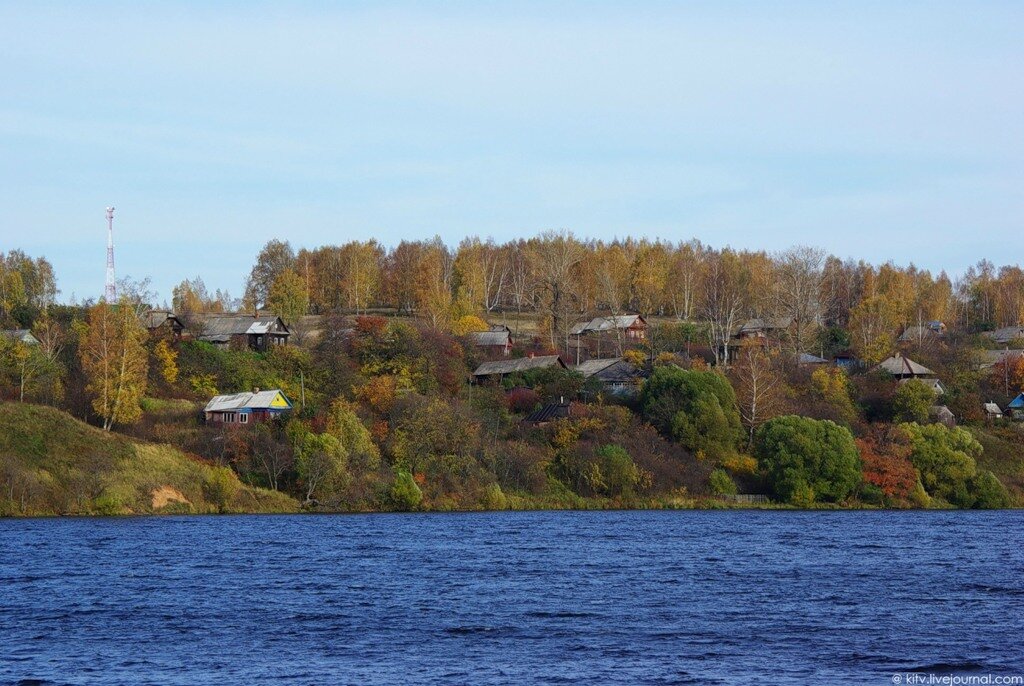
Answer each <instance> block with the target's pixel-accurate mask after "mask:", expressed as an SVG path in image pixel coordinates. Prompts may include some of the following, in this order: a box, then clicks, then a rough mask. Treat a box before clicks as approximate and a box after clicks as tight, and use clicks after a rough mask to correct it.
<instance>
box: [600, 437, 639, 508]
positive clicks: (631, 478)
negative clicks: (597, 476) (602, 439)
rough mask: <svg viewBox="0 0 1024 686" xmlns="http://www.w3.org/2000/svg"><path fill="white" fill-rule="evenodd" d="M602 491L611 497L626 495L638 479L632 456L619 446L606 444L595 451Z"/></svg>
mask: <svg viewBox="0 0 1024 686" xmlns="http://www.w3.org/2000/svg"><path fill="white" fill-rule="evenodd" d="M597 457H598V459H599V462H598V466H599V467H600V469H601V481H602V482H603V484H604V492H605V493H606V494H607V495H610V496H612V497H615V496H621V495H628V494H630V493H632V492H633V487H634V486H636V484H637V481H639V480H640V470H639V469H637V466H636V464H635V463H634V462H633V458H632V457H630V456H629V453H627V452H626V450H625V449H624V448H622V447H620V446H617V445H606V446H602V447H601V448H599V449H598V451H597Z"/></svg>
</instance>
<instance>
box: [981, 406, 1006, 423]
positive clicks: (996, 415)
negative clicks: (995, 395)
mask: <svg viewBox="0 0 1024 686" xmlns="http://www.w3.org/2000/svg"><path fill="white" fill-rule="evenodd" d="M982 409H983V410H984V411H985V418H986V419H1002V418H1003V411H1002V410H1001V409H999V405H997V404H996V403H993V402H988V403H985V404H984V405H982Z"/></svg>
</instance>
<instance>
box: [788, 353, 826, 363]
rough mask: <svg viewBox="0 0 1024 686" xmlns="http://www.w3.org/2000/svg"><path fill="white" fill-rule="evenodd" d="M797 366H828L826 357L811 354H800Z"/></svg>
mask: <svg viewBox="0 0 1024 686" xmlns="http://www.w3.org/2000/svg"><path fill="white" fill-rule="evenodd" d="M796 361H797V364H828V360H826V359H825V358H824V357H818V356H817V355H812V354H811V353H800V354H799V355H797V358H796Z"/></svg>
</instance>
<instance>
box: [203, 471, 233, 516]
mask: <svg viewBox="0 0 1024 686" xmlns="http://www.w3.org/2000/svg"><path fill="white" fill-rule="evenodd" d="M240 486H241V484H240V483H239V481H238V477H236V476H235V473H234V472H233V471H231V469H230V468H228V467H212V468H211V469H210V471H209V472H208V473H207V475H206V478H205V479H204V480H203V491H204V493H205V495H206V498H207V499H208V500H209V501H210V503H211V504H213V505H214V506H215V507H216V508H217V511H218V512H221V513H224V512H227V511H228V508H229V507H230V506H231V501H232V500H234V498H235V496H236V495H237V494H238V489H239V487H240Z"/></svg>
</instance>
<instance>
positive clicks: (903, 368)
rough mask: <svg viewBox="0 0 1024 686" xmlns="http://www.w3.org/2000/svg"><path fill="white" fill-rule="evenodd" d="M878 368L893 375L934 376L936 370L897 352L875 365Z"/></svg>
mask: <svg viewBox="0 0 1024 686" xmlns="http://www.w3.org/2000/svg"><path fill="white" fill-rule="evenodd" d="M875 369H876V370H879V369H880V370H882V371H886V372H889V373H890V374H892V375H893V376H934V375H935V372H933V371H932V370H930V369H928V367H925V366H924V365H921V364H918V363H917V362H914V361H913V360H912V359H910V358H909V357H903V355H900V354H899V353H896V354H895V355H893V356H892V357H890V358H889V359H887V360H885V361H883V362H882V363H881V364H880V365H878V366H877V367H875Z"/></svg>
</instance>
